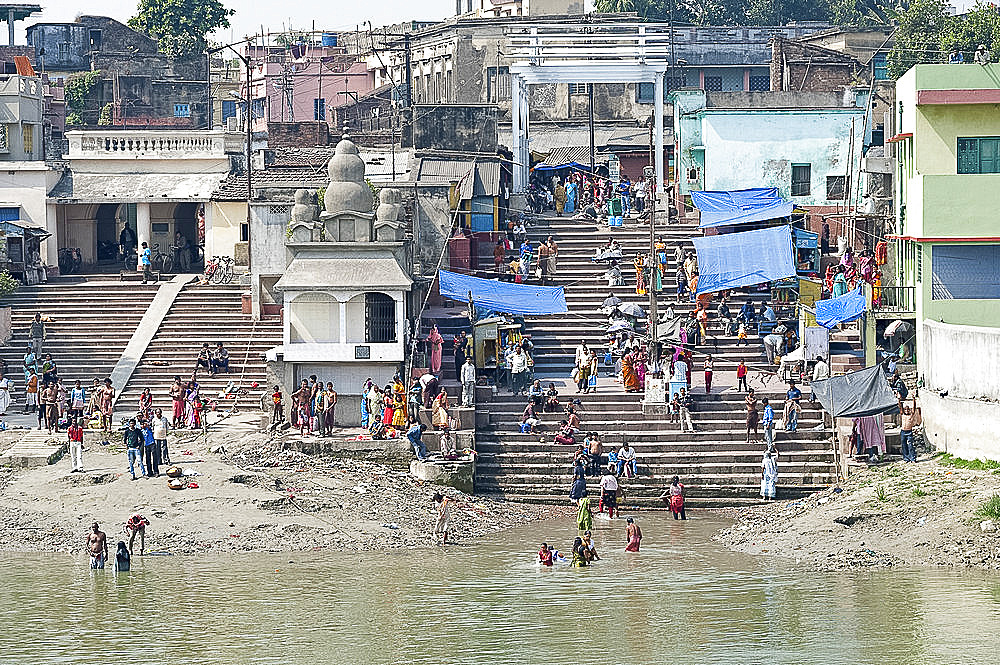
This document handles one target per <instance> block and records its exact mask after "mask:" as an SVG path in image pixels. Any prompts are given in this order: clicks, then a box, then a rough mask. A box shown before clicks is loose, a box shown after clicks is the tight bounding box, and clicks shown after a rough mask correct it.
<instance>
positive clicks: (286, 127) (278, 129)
mask: <svg viewBox="0 0 1000 665" xmlns="http://www.w3.org/2000/svg"><path fill="white" fill-rule="evenodd" d="M329 143H330V126H329V125H328V124H326V123H325V122H323V121H322V120H308V121H303V122H269V123H268V124H267V146H268V147H269V148H295V147H299V148H303V147H308V146H319V145H328V144H329Z"/></svg>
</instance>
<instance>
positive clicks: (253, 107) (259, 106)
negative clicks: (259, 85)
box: [250, 97, 264, 120]
mask: <svg viewBox="0 0 1000 665" xmlns="http://www.w3.org/2000/svg"><path fill="white" fill-rule="evenodd" d="M250 116H251V117H252V118H253V119H254V120H257V119H258V118H263V117H264V98H263V97H261V98H260V99H255V100H253V101H252V102H250Z"/></svg>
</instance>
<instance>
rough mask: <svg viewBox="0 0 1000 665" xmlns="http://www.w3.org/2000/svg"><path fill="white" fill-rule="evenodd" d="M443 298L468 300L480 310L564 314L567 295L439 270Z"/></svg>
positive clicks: (559, 290) (553, 288)
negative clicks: (470, 297)
mask: <svg viewBox="0 0 1000 665" xmlns="http://www.w3.org/2000/svg"><path fill="white" fill-rule="evenodd" d="M438 279H439V281H440V285H441V295H442V296H444V297H445V298H451V299H452V300H461V301H462V302H468V301H469V292H472V302H473V303H475V305H476V306H477V307H489V308H490V309H494V310H496V311H498V312H507V313H508V314H564V313H566V312H568V311H569V310H568V309H567V308H566V293H565V292H564V291H563V287H561V286H530V285H528V284H514V283H511V282H501V281H499V280H495V279H482V278H480V277H471V276H469V275H460V274H459V273H457V272H449V271H447V270H440V271H438Z"/></svg>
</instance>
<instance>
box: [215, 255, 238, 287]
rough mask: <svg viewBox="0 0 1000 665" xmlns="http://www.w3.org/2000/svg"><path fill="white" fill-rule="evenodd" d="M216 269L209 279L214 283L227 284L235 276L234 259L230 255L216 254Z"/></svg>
mask: <svg viewBox="0 0 1000 665" xmlns="http://www.w3.org/2000/svg"><path fill="white" fill-rule="evenodd" d="M214 259H217V261H216V269H215V271H214V272H213V274H212V275H210V276H209V280H210V281H211V282H212V283H214V284H229V283H230V282H232V281H233V278H234V277H235V276H236V270H235V268H236V261H235V260H234V259H233V257H231V256H216V257H214Z"/></svg>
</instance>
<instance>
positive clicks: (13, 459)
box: [0, 430, 68, 468]
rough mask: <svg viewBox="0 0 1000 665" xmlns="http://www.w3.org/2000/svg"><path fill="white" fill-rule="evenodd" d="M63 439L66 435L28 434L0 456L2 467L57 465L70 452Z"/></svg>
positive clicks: (40, 432)
mask: <svg viewBox="0 0 1000 665" xmlns="http://www.w3.org/2000/svg"><path fill="white" fill-rule="evenodd" d="M63 437H65V434H49V433H48V432H46V431H37V430H35V431H32V432H28V433H27V434H26V435H25V436H24V437H23V438H22V439H21V440H20V441H18V442H17V443H15V444H14V445H13V446H12V447H11V448H10V449H9V450H7V452H5V453H4V454H3V455H0V466H16V467H25V468H31V467H36V466H46V465H47V464H55V463H56V462H58V461H59V460H60V458H62V456H63V455H64V454H65V453H66V451H67V450H68V448H67V446H66V442H65V440H63Z"/></svg>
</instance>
